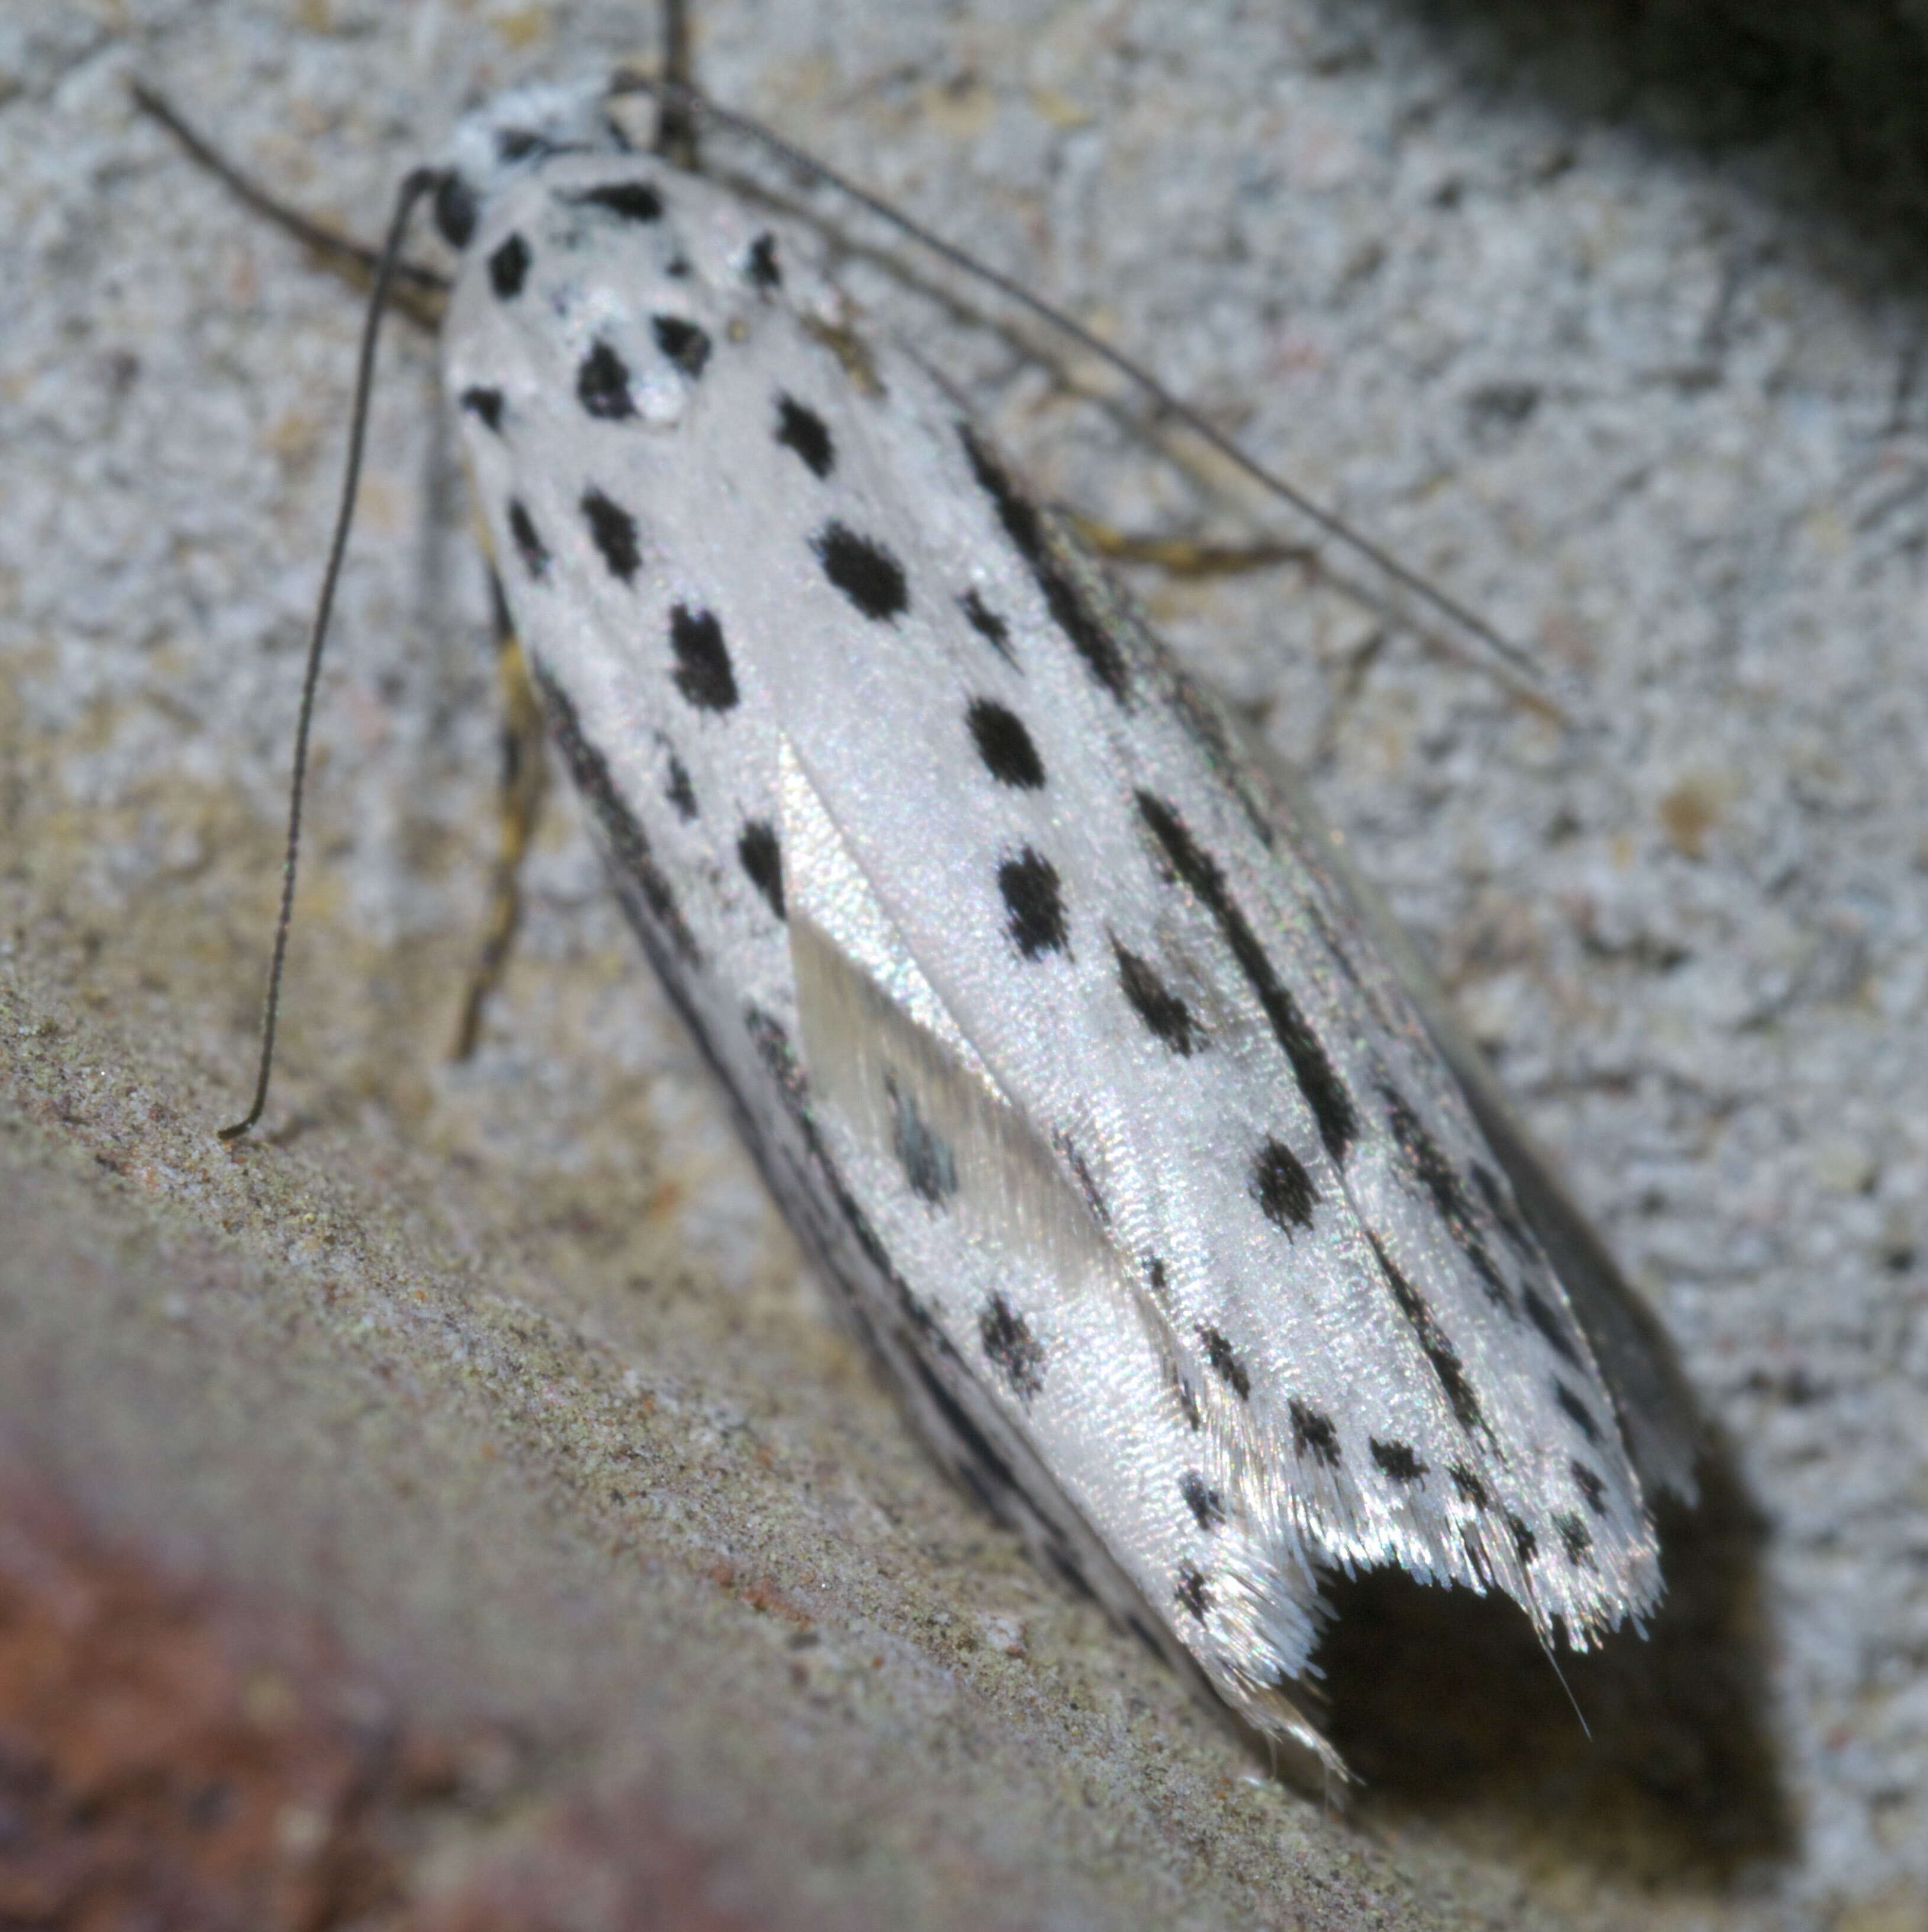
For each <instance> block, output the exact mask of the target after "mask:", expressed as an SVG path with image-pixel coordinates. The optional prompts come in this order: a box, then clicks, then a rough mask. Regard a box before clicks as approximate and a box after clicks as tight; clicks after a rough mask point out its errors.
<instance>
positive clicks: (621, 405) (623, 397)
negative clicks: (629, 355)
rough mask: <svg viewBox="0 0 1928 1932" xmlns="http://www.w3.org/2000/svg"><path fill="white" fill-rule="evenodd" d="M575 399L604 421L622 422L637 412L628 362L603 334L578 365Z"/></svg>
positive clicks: (593, 343) (591, 413) (590, 346)
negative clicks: (630, 384) (603, 337)
mask: <svg viewBox="0 0 1928 1932" xmlns="http://www.w3.org/2000/svg"><path fill="white" fill-rule="evenodd" d="M576 400H577V401H578V402H579V403H580V404H582V406H583V408H584V409H585V410H587V411H588V412H589V414H590V415H591V416H595V417H597V418H598V419H600V420H601V421H602V422H622V420H623V419H624V418H625V416H634V414H635V413H636V402H635V399H634V398H633V397H632V396H631V395H630V393H629V365H628V363H627V362H624V361H623V359H622V357H621V356H619V355H618V354H617V353H616V350H615V349H614V348H613V347H611V346H610V344H608V343H607V342H605V341H603V340H602V338H601V337H598V338H597V339H596V340H595V341H594V342H592V343H591V344H590V345H589V353H587V354H586V356H583V359H582V361H581V362H580V363H578V364H577V367H576Z"/></svg>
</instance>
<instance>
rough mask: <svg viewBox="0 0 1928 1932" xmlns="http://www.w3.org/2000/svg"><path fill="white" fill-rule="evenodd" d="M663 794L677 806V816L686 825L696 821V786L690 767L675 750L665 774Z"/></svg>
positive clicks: (671, 753)
mask: <svg viewBox="0 0 1928 1932" xmlns="http://www.w3.org/2000/svg"><path fill="white" fill-rule="evenodd" d="M663 796H664V797H665V798H667V799H668V800H669V801H670V804H672V805H674V806H675V807H676V816H677V817H679V818H680V819H681V820H682V821H683V823H685V825H689V824H692V823H694V822H695V819H696V814H697V805H696V787H694V785H692V784H691V783H690V776H689V769H688V766H686V765H685V764H684V763H683V761H682V759H680V758H679V757H677V756H676V753H675V752H674V751H672V752H670V763H669V769H668V770H667V772H666V773H665V775H664V779H663Z"/></svg>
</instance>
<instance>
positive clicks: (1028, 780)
mask: <svg viewBox="0 0 1928 1932" xmlns="http://www.w3.org/2000/svg"><path fill="white" fill-rule="evenodd" d="M964 723H965V724H966V725H967V727H969V730H970V736H971V742H972V743H973V744H974V745H976V747H977V755H978V756H979V757H980V758H982V760H984V768H985V770H986V771H988V772H989V773H990V774H991V776H992V777H993V778H995V779H996V780H997V782H998V783H999V784H1006V785H1012V786H1014V787H1017V788H1018V789H1020V790H1027V791H1042V790H1043V789H1044V784H1045V766H1044V760H1042V758H1040V757H1039V756H1038V748H1037V746H1036V745H1034V744H1033V743H1032V742H1031V734H1030V732H1028V731H1027V730H1025V728H1024V720H1023V719H1022V718H1020V717H1019V716H1018V714H1017V712H1015V711H1012V710H1011V709H1009V708H1008V707H1007V706H1004V705H1002V704H1000V703H997V700H995V699H994V698H989V697H974V698H973V699H972V700H971V701H970V706H968V708H967V709H966V711H965V712H964Z"/></svg>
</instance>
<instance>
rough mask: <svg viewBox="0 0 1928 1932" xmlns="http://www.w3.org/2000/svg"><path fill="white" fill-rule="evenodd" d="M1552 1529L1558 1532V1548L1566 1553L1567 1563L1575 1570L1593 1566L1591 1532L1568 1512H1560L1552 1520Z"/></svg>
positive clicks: (1592, 1539)
mask: <svg viewBox="0 0 1928 1932" xmlns="http://www.w3.org/2000/svg"><path fill="white" fill-rule="evenodd" d="M1553 1527H1554V1528H1555V1529H1557V1530H1558V1532H1560V1547H1561V1549H1562V1550H1564V1551H1565V1552H1566V1553H1567V1562H1569V1563H1570V1564H1572V1565H1573V1567H1574V1568H1576V1570H1577V1569H1579V1568H1581V1567H1582V1565H1584V1566H1585V1568H1588V1569H1589V1570H1591V1568H1593V1567H1594V1566H1593V1548H1594V1538H1593V1532H1591V1530H1589V1529H1588V1527H1587V1526H1586V1525H1585V1523H1582V1521H1581V1520H1580V1519H1579V1517H1576V1516H1575V1515H1574V1514H1573V1512H1572V1511H1570V1510H1562V1511H1561V1512H1560V1513H1559V1514H1558V1515H1556V1516H1555V1517H1554V1519H1553Z"/></svg>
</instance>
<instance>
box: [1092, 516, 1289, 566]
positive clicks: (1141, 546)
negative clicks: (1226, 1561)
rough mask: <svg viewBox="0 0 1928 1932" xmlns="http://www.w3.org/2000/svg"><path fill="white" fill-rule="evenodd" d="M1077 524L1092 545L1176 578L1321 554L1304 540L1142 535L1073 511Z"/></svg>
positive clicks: (1102, 552)
mask: <svg viewBox="0 0 1928 1932" xmlns="http://www.w3.org/2000/svg"><path fill="white" fill-rule="evenodd" d="M1070 522H1071V525H1072V528H1073V529H1075V530H1076V531H1077V532H1078V535H1079V536H1080V537H1081V538H1082V539H1083V540H1084V544H1085V545H1086V547H1087V548H1088V549H1090V550H1095V551H1096V553H1098V555H1099V556H1103V557H1109V558H1111V559H1112V560H1113V561H1114V562H1119V563H1149V564H1153V565H1156V566H1157V567H1158V568H1159V569H1160V570H1162V571H1165V572H1167V573H1168V574H1170V575H1171V576H1173V577H1231V576H1236V575H1237V574H1238V573H1239V572H1240V571H1247V570H1270V569H1271V568H1273V567H1274V566H1275V565H1278V564H1282V563H1309V562H1312V561H1313V560H1314V559H1315V557H1316V556H1317V554H1318V553H1317V552H1316V551H1315V550H1312V548H1310V547H1308V546H1307V545H1306V544H1290V543H1279V542H1272V543H1252V544H1212V543H1200V542H1197V541H1194V540H1193V539H1192V538H1189V537H1139V536H1132V535H1129V533H1128V532H1126V531H1123V530H1118V529H1113V528H1112V527H1111V525H1110V524H1109V523H1100V522H1099V521H1098V520H1097V519H1096V518H1095V517H1087V516H1084V515H1082V514H1079V513H1078V512H1077V511H1072V512H1071V513H1070Z"/></svg>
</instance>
